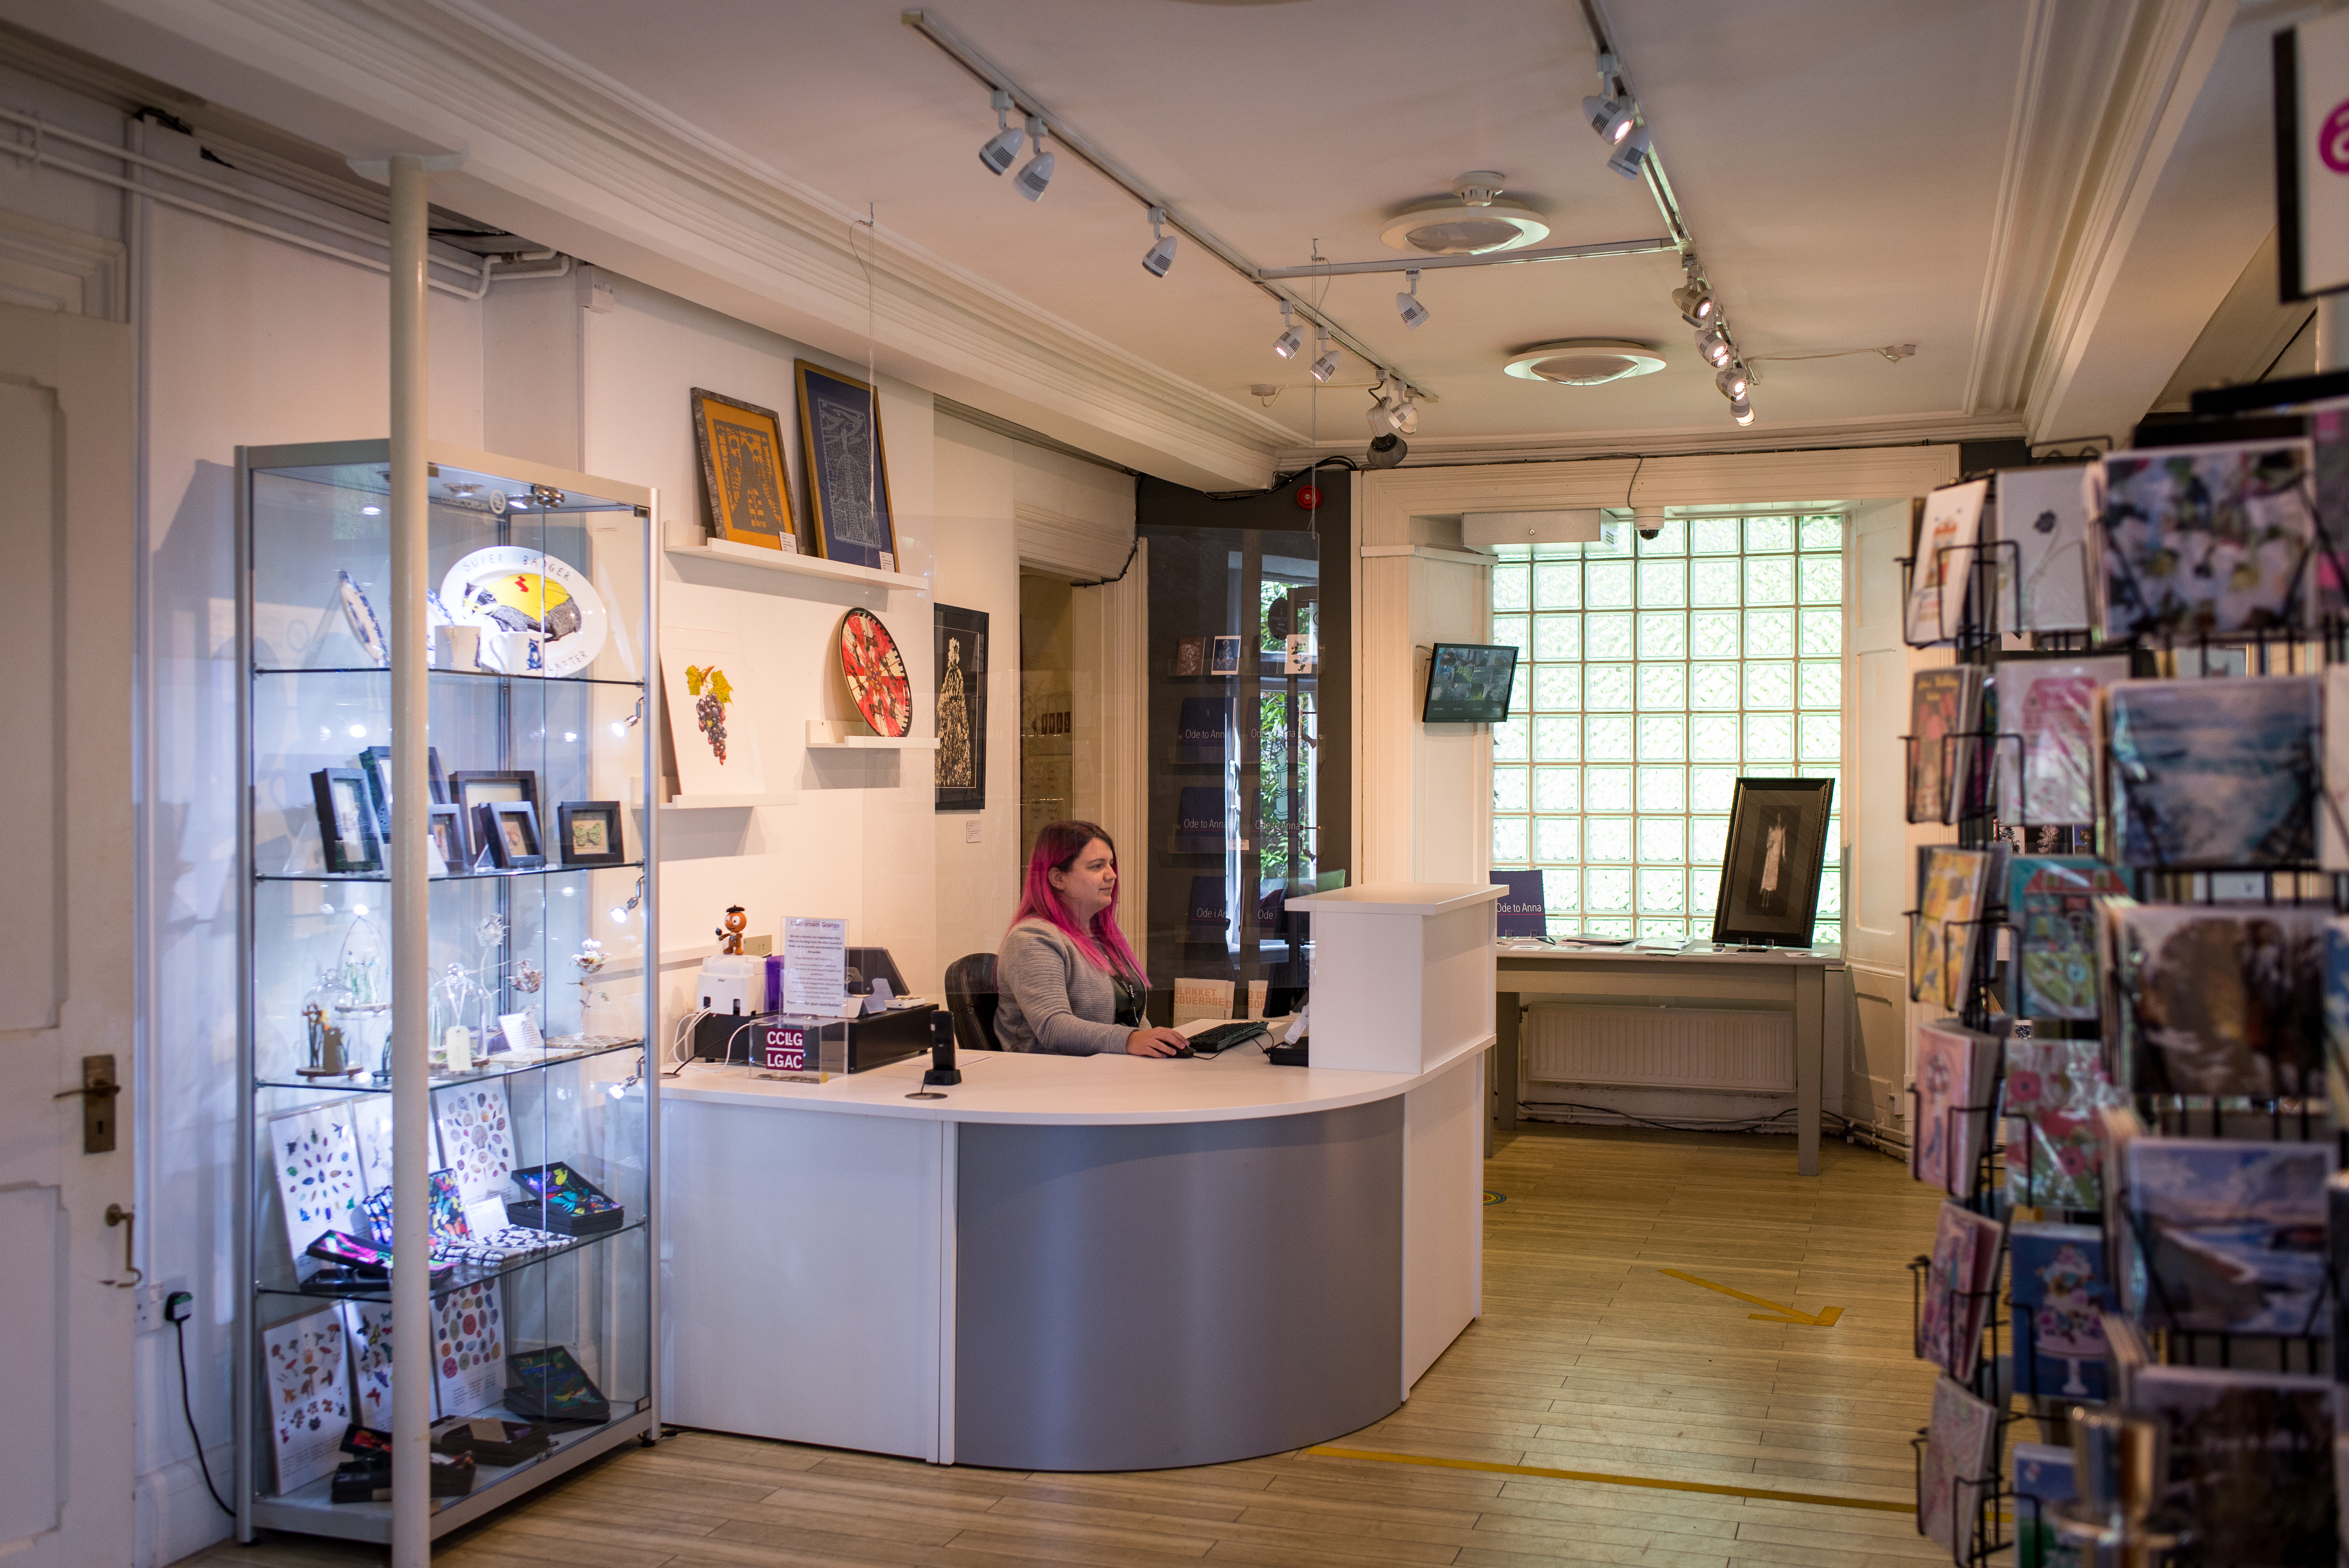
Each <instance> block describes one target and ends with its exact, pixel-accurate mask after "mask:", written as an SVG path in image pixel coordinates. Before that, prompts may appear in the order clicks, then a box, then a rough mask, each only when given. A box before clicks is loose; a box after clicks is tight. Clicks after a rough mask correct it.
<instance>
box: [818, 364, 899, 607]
mask: <svg viewBox="0 0 2349 1568" xmlns="http://www.w3.org/2000/svg"><path fill="white" fill-rule="evenodd" d="M796 367H797V370H798V379H799V388H800V440H801V443H802V451H803V455H804V457H805V459H806V468H807V492H808V525H809V529H810V531H812V533H813V534H814V535H815V542H816V546H817V550H818V552H819V553H821V554H822V555H823V558H824V559H825V560H827V561H847V562H854V563H855V564H856V565H859V566H872V567H877V568H879V569H880V570H881V571H883V572H895V570H897V533H896V526H895V518H894V517H893V515H892V514H891V511H890V508H889V464H888V459H887V455H886V453H885V450H884V449H883V447H882V444H881V409H880V405H879V403H878V401H877V400H876V399H875V398H874V396H873V388H872V387H867V386H866V385H865V384H864V382H862V381H858V380H855V379H854V378H852V377H846V376H839V375H835V374H833V372H832V371H829V370H826V369H825V368H824V367H823V366H821V365H811V364H809V363H808V362H807V361H806V360H804V359H802V360H800V361H798V362H797V366H796Z"/></svg>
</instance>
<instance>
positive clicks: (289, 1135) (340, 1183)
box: [266, 1104, 366, 1257]
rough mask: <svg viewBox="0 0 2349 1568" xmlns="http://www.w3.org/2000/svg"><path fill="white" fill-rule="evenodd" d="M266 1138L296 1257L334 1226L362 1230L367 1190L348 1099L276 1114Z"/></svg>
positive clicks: (287, 1235)
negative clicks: (357, 1219) (361, 1206)
mask: <svg viewBox="0 0 2349 1568" xmlns="http://www.w3.org/2000/svg"><path fill="white" fill-rule="evenodd" d="M266 1137H267V1138H268V1140H269V1158H270V1162H271V1164H272V1166H273V1167H274V1169H275V1171H276V1172H277V1198H278V1202H279V1205H280V1206H281V1207H282V1208H283V1209H284V1210H285V1242H286V1245H287V1246H288V1247H290V1248H291V1249H292V1250H293V1253H294V1255H295V1257H300V1256H301V1255H302V1252H303V1249H305V1247H307V1246H308V1245H309V1244H310V1243H312V1242H315V1241H316V1240H317V1239H318V1238H319V1237H320V1236H322V1235H325V1234H326V1233H327V1232H328V1231H357V1230H360V1229H362V1227H361V1226H360V1225H358V1224H357V1223H354V1216H355V1211H356V1210H357V1207H358V1202H359V1199H360V1197H361V1196H362V1195H363V1194H364V1192H365V1191H366V1189H365V1187H364V1186H363V1184H362V1183H361V1181H360V1177H359V1154H358V1145H357V1142H356V1141H355V1140H353V1139H352V1137H351V1121H350V1107H349V1106H348V1105H347V1104H340V1105H326V1106H320V1107H318V1108H316V1109H312V1110H297V1111H293V1112H290V1113H288V1114H287V1115H285V1116H279V1117H273V1118H271V1119H270V1121H269V1125H268V1129H267V1132H266Z"/></svg>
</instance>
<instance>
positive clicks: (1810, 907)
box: [1713, 779, 1835, 947]
mask: <svg viewBox="0 0 2349 1568" xmlns="http://www.w3.org/2000/svg"><path fill="white" fill-rule="evenodd" d="M1834 802H1835V780H1834V779H1739V780H1738V781H1737V793H1736V795H1735V796H1734V797H1733V799H1732V800H1731V801H1730V808H1729V852H1728V853H1727V854H1726V855H1724V856H1723V858H1722V862H1721V897H1720V900H1719V902H1718V903H1717V904H1716V905H1715V911H1716V913H1714V915H1713V941H1715V942H1717V943H1727V942H1739V943H1766V944H1771V945H1774V946H1778V947H1808V946H1809V945H1810V944H1811V922H1812V920H1813V919H1814V917H1816V915H1817V913H1818V908H1819V873H1820V871H1821V869H1822V868H1823V867H1824V866H1825V865H1826V850H1827V815H1828V810H1829V808H1830V807H1832V806H1833V804H1834Z"/></svg>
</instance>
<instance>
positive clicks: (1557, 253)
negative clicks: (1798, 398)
mask: <svg viewBox="0 0 2349 1568" xmlns="http://www.w3.org/2000/svg"><path fill="white" fill-rule="evenodd" d="M1679 249H1680V247H1679V246H1678V245H1676V244H1674V243H1673V242H1671V241H1670V240H1609V241H1607V242H1603V243H1600V244H1596V245H1543V246H1541V247H1539V248H1537V249H1527V250H1523V251H1487V252H1485V253H1484V254H1483V255H1480V256H1397V257H1395V258H1394V259H1393V260H1392V261H1386V260H1380V261H1375V262H1317V263H1314V264H1313V265H1311V266H1308V267H1265V268H1262V269H1261V270H1259V271H1258V272H1257V274H1256V275H1257V277H1258V278H1262V279H1268V280H1278V279H1283V278H1335V277H1343V276H1346V275H1347V274H1349V273H1416V272H1431V273H1432V272H1434V271H1436V270H1437V269H1438V268H1442V267H1507V266H1514V265H1516V263H1519V262H1578V261H1582V260H1584V259H1586V258H1588V257H1590V256H1644V255H1649V254H1651V253H1654V252H1657V251H1677V250H1679Z"/></svg>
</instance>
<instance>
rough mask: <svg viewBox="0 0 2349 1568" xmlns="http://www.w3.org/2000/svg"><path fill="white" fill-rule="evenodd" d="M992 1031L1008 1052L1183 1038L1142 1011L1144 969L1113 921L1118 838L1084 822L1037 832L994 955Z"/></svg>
mask: <svg viewBox="0 0 2349 1568" xmlns="http://www.w3.org/2000/svg"><path fill="white" fill-rule="evenodd" d="M995 988H996V991H997V992H998V998H997V1002H996V1008H995V1036H996V1038H997V1039H998V1040H999V1041H1000V1042H1001V1043H1002V1046H1003V1048H1004V1049H1005V1050H1007V1051H1051V1052H1055V1053H1057V1054H1059V1055H1061V1056H1064V1057H1091V1056H1102V1055H1116V1054H1118V1053H1121V1052H1123V1054H1125V1055H1127V1056H1135V1057H1171V1056H1174V1055H1176V1054H1178V1053H1181V1052H1183V1051H1185V1049H1186V1047H1187V1045H1188V1042H1187V1041H1185V1039H1184V1037H1182V1036H1181V1035H1179V1034H1177V1033H1175V1032H1174V1030H1173V1029H1154V1028H1152V1027H1151V1026H1150V1024H1149V1021H1148V1020H1147V1019H1145V1018H1144V1017H1143V1014H1142V1003H1143V996H1144V995H1147V994H1148V992H1149V989H1150V976H1148V975H1144V974H1143V972H1142V961H1141V960H1140V959H1138V958H1136V957H1135V956H1134V955H1133V948H1131V947H1129V946H1127V945H1126V941H1125V933H1123V932H1122V931H1120V930H1119V929H1118V928H1117V846H1116V845H1115V844H1113V843H1112V842H1111V841H1110V837H1109V835H1108V834H1107V833H1105V832H1103V831H1102V830H1101V829H1100V828H1098V827H1096V826H1095V825H1093V824H1092V823H1091V822H1051V823H1048V824H1046V825H1045V826H1044V827H1043V828H1042V829H1041V830H1039V831H1038V832H1037V834H1036V847H1035V848H1034V849H1033V850H1031V851H1029V855H1028V880H1027V882H1025V883H1024V884H1023V885H1022V886H1021V888H1020V890H1019V913H1018V914H1017V915H1015V916H1013V917H1012V921H1011V929H1010V930H1009V931H1007V932H1005V933H1004V934H1003V945H1002V947H1001V948H999V950H998V951H997V953H996V954H995Z"/></svg>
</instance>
